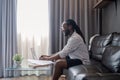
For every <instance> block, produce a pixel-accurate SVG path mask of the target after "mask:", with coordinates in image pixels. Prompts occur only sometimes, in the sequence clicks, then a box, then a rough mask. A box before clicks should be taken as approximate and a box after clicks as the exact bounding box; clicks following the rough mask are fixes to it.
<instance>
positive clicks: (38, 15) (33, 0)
mask: <svg viewBox="0 0 120 80" xmlns="http://www.w3.org/2000/svg"><path fill="white" fill-rule="evenodd" d="M48 25H49V22H48V0H18V2H17V33H18V39H17V40H18V53H20V54H22V56H23V57H24V59H32V58H33V55H32V53H31V49H33V50H34V51H35V54H36V55H37V57H39V56H40V55H42V54H48V39H49V38H48V33H49V27H48Z"/></svg>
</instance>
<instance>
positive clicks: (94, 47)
mask: <svg viewBox="0 0 120 80" xmlns="http://www.w3.org/2000/svg"><path fill="white" fill-rule="evenodd" d="M111 41H112V34H108V35H103V36H96V37H95V38H94V39H93V41H92V43H91V49H90V52H91V57H92V58H94V59H96V60H100V61H101V60H102V54H103V52H104V50H105V48H106V46H108V44H109V43H110V42H111Z"/></svg>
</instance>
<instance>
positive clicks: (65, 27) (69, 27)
mask: <svg viewBox="0 0 120 80" xmlns="http://www.w3.org/2000/svg"><path fill="white" fill-rule="evenodd" d="M62 31H63V32H64V34H65V36H69V35H71V34H72V33H73V32H74V31H76V32H77V33H78V34H79V35H80V36H81V37H82V38H83V41H84V42H85V40H84V36H83V34H82V32H81V30H80V28H79V27H78V25H77V24H76V22H75V21H74V20H72V19H67V20H66V21H64V22H63V23H62Z"/></svg>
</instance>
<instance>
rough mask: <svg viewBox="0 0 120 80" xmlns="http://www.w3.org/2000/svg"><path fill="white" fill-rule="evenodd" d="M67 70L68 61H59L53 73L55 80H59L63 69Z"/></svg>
mask: <svg viewBox="0 0 120 80" xmlns="http://www.w3.org/2000/svg"><path fill="white" fill-rule="evenodd" d="M65 68H67V62H66V59H59V60H57V61H56V63H55V66H54V71H53V79H52V80H58V79H59V77H60V76H61V74H62V73H63V69H65Z"/></svg>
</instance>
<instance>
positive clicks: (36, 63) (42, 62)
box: [28, 59, 54, 67]
mask: <svg viewBox="0 0 120 80" xmlns="http://www.w3.org/2000/svg"><path fill="white" fill-rule="evenodd" d="M28 63H31V64H34V65H32V67H42V66H47V65H50V64H54V62H53V61H50V60H34V59H28Z"/></svg>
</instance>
